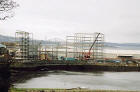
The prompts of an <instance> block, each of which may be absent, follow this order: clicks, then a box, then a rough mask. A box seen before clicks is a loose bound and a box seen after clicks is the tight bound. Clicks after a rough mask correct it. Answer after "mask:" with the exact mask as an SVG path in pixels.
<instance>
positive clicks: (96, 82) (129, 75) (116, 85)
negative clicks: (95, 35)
mask: <svg viewBox="0 0 140 92" xmlns="http://www.w3.org/2000/svg"><path fill="white" fill-rule="evenodd" d="M42 73H43V75H42V76H37V77H36V75H39V74H40V73H36V74H35V75H34V76H33V77H32V78H30V79H27V80H25V81H24V82H22V83H15V84H14V87H16V88H77V87H81V88H88V89H105V90H138V91H140V87H139V86H140V78H139V77H140V72H71V71H48V72H46V71H44V72H41V74H42Z"/></svg>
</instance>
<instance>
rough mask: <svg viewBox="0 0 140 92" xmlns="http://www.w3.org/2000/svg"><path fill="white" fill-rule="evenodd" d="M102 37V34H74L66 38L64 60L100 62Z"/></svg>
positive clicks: (102, 44)
mask: <svg viewBox="0 0 140 92" xmlns="http://www.w3.org/2000/svg"><path fill="white" fill-rule="evenodd" d="M103 47H104V35H103V34H102V33H75V34H74V35H73V36H67V37H66V58H67V57H72V58H75V59H78V60H102V59H103Z"/></svg>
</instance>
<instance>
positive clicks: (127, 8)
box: [0, 0, 140, 43]
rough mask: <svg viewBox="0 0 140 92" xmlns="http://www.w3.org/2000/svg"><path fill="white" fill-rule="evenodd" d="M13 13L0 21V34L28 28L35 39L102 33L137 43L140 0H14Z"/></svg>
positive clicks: (120, 40) (110, 37) (112, 40)
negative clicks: (12, 15) (9, 17)
mask: <svg viewBox="0 0 140 92" xmlns="http://www.w3.org/2000/svg"><path fill="white" fill-rule="evenodd" d="M17 2H18V3H19V4H20V7H18V8H17V9H16V10H14V11H15V16H14V17H13V18H11V19H8V20H6V21H0V34H3V35H8V36H14V34H15V32H16V30H21V31H28V32H32V33H33V34H34V38H36V39H42V40H44V39H52V38H60V39H65V36H66V35H71V34H74V33H94V32H101V33H104V34H105V40H106V41H107V42H119V43H123V42H129V43H132V42H138V43H140V0H17Z"/></svg>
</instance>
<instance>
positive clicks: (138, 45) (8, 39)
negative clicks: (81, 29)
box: [0, 35, 140, 50]
mask: <svg viewBox="0 0 140 92" xmlns="http://www.w3.org/2000/svg"><path fill="white" fill-rule="evenodd" d="M14 41H15V38H14V37H10V36H3V35H0V42H14ZM36 42H37V43H40V42H41V43H42V44H45V43H47V42H49V43H54V42H51V41H43V40H36ZM62 43H65V42H64V41H63V42H62ZM104 45H105V48H106V49H127V50H140V43H112V42H105V44H104Z"/></svg>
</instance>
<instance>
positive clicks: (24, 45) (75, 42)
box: [15, 31, 104, 62]
mask: <svg viewBox="0 0 140 92" xmlns="http://www.w3.org/2000/svg"><path fill="white" fill-rule="evenodd" d="M15 42H16V47H15V51H16V52H15V53H16V54H15V59H18V60H23V61H26V60H48V61H50V60H66V61H75V60H89V61H91V62H95V61H97V60H104V55H103V49H104V34H102V33H75V34H74V35H71V36H66V41H65V42H61V41H44V42H41V41H40V42H36V41H35V40H33V34H32V33H28V32H24V31H18V32H16V33H15Z"/></svg>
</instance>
